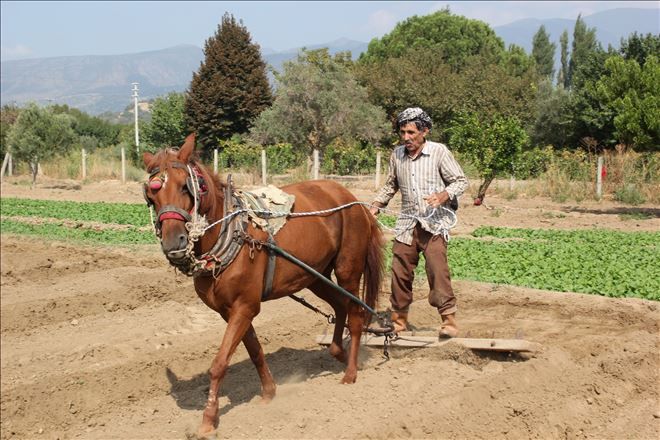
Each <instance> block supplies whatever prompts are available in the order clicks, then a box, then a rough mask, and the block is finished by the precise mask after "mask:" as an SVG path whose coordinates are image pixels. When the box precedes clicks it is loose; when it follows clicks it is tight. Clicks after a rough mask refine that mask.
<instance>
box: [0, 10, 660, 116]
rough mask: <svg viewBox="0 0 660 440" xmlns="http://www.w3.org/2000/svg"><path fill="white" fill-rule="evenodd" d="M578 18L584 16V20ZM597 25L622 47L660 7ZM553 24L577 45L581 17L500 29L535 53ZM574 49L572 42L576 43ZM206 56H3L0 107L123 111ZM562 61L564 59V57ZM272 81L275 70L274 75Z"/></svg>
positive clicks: (601, 17)
mask: <svg viewBox="0 0 660 440" xmlns="http://www.w3.org/2000/svg"><path fill="white" fill-rule="evenodd" d="M576 18H577V17H576ZM583 18H584V21H585V23H586V24H587V25H588V26H589V27H595V28H596V31H597V38H598V40H599V41H600V42H601V43H602V44H603V47H605V48H606V47H607V45H608V44H612V46H614V47H616V48H618V47H619V45H620V41H621V38H625V37H628V36H629V35H630V34H631V33H633V32H635V31H636V32H638V33H641V34H645V33H649V32H651V33H654V34H657V33H658V32H659V31H660V24H659V20H660V18H659V16H658V9H633V8H623V9H612V10H609V11H604V12H598V13H595V14H592V15H589V16H585V17H583ZM542 24H543V25H545V27H546V30H547V31H548V32H549V34H550V39H551V40H552V41H555V42H557V54H556V59H557V60H558V58H559V36H560V35H561V33H562V32H563V31H564V29H566V30H567V31H568V33H569V45H570V40H571V39H572V34H573V27H574V25H575V19H573V20H569V19H547V20H536V19H525V20H519V21H516V22H513V23H510V24H507V25H504V26H497V27H494V28H493V29H494V30H495V32H496V33H497V35H499V36H500V37H501V38H502V39H503V40H504V42H505V43H506V45H507V46H508V45H509V44H512V43H513V44H517V45H519V46H522V47H523V48H525V50H526V51H527V52H528V53H529V52H530V51H531V48H532V37H533V36H534V34H535V33H536V31H537V30H538V29H539V27H540V26H541V25H542ZM367 46H368V43H363V42H359V41H353V40H348V39H339V40H336V41H332V42H329V43H324V44H314V45H309V46H307V48H308V49H319V48H322V47H327V48H328V51H329V52H330V53H331V54H335V53H337V52H339V51H346V50H350V51H351V53H352V55H353V58H356V57H357V56H359V54H360V53H362V52H363V51H365V50H366V49H367ZM299 50H300V48H294V49H289V50H285V51H280V52H276V51H274V50H272V49H268V48H262V55H263V57H264V60H265V61H266V62H267V63H268V64H270V66H272V67H273V68H274V69H275V70H277V71H281V69H282V64H283V63H284V62H285V61H287V60H291V59H295V58H296V56H297V54H298V53H299ZM569 50H570V47H569ZM203 57H204V54H203V51H202V49H201V48H199V47H196V46H192V45H181V46H176V47H171V48H168V49H163V50H155V51H150V52H141V53H133V54H125V55H107V56H75V57H74V56H72V57H55V58H37V59H29V60H14V61H3V62H2V64H1V76H0V89H1V91H2V93H1V96H0V104H2V105H4V104H9V103H12V102H15V103H17V104H23V103H25V102H28V101H35V102H37V103H40V104H47V103H49V102H53V103H59V104H68V105H69V106H72V107H76V108H79V109H81V110H83V111H85V112H88V113H90V114H94V115H98V114H101V113H105V112H120V111H121V110H123V109H125V108H126V107H127V106H130V105H131V103H132V102H133V101H132V98H131V95H132V92H131V88H132V86H131V83H132V82H137V83H139V88H140V92H139V93H140V100H141V101H147V100H150V99H154V98H156V97H157V96H162V95H164V94H166V93H168V92H171V91H177V92H182V91H184V90H186V89H187V88H188V86H189V84H190V81H191V79H192V73H193V72H195V71H197V69H198V68H199V65H200V63H201V62H202V60H203ZM557 62H558V61H557ZM269 77H270V79H271V80H272V74H270V73H269Z"/></svg>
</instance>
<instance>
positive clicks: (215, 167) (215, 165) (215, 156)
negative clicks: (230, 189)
mask: <svg viewBox="0 0 660 440" xmlns="http://www.w3.org/2000/svg"><path fill="white" fill-rule="evenodd" d="M213 173H214V174H218V149H217V148H216V149H214V150H213Z"/></svg>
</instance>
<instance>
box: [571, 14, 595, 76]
mask: <svg viewBox="0 0 660 440" xmlns="http://www.w3.org/2000/svg"><path fill="white" fill-rule="evenodd" d="M572 49H573V50H572V51H571V60H570V62H569V63H568V75H567V81H568V85H569V86H572V85H573V77H574V76H575V72H577V70H578V69H579V68H580V66H581V65H582V64H584V62H585V61H586V60H587V59H588V58H589V56H590V55H591V54H592V53H594V52H596V49H598V42H597V41H596V29H595V28H591V29H588V28H587V24H586V23H585V22H584V20H582V17H581V16H580V15H578V18H577V20H576V21H575V28H574V29H573V48H572Z"/></svg>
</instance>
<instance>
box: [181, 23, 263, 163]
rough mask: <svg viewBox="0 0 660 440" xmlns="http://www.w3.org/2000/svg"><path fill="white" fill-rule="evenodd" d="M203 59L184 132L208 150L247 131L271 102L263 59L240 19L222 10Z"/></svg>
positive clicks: (189, 98)
mask: <svg viewBox="0 0 660 440" xmlns="http://www.w3.org/2000/svg"><path fill="white" fill-rule="evenodd" d="M204 56H205V58H204V61H203V62H202V64H201V66H200V68H199V70H198V71H197V72H195V73H193V79H192V82H191V84H190V89H189V92H188V95H187V97H186V102H185V113H186V122H187V126H188V130H189V131H195V132H197V134H198V137H197V140H198V142H200V143H201V144H202V145H203V146H204V148H205V149H206V150H208V151H210V150H211V149H212V148H215V147H216V146H217V145H218V142H219V141H220V140H223V139H229V138H231V136H232V135H234V134H241V133H247V132H248V130H249V128H250V127H251V125H252V120H253V119H254V118H255V117H256V116H257V115H259V114H260V113H261V112H262V111H263V110H264V109H266V108H267V107H268V106H269V105H270V104H271V102H272V92H271V90H270V85H269V84H268V78H267V76H266V63H265V62H264V60H263V59H262V57H261V52H260V49H259V46H258V45H257V44H254V43H252V41H251V36H250V33H249V32H248V30H247V28H246V27H245V26H243V23H242V21H241V22H237V21H236V19H235V18H234V17H233V16H232V15H230V14H228V13H226V14H225V15H224V16H223V17H222V21H221V23H220V24H219V25H218V29H217V31H216V33H215V35H213V36H211V37H210V38H209V39H208V40H206V42H205V44H204Z"/></svg>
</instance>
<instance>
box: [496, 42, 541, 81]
mask: <svg viewBox="0 0 660 440" xmlns="http://www.w3.org/2000/svg"><path fill="white" fill-rule="evenodd" d="M534 63H535V61H534V57H531V56H529V55H527V53H526V52H525V49H523V48H522V47H520V46H518V45H516V44H510V45H509V48H508V49H507V51H506V52H504V55H503V58H502V62H501V63H500V65H502V67H504V70H505V71H506V73H508V74H509V75H510V76H512V77H521V76H523V75H525V74H526V73H527V72H529V71H531V70H535V67H534V66H535V64H534Z"/></svg>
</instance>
